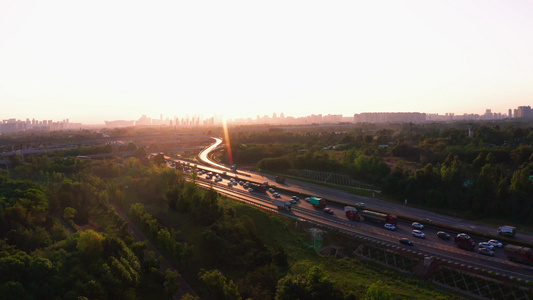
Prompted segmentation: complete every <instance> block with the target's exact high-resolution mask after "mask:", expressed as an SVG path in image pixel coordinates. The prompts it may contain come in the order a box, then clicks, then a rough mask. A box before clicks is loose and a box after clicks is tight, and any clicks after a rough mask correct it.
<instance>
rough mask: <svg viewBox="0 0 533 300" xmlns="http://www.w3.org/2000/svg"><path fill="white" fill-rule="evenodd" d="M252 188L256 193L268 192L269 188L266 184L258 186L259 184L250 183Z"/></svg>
mask: <svg viewBox="0 0 533 300" xmlns="http://www.w3.org/2000/svg"><path fill="white" fill-rule="evenodd" d="M249 186H250V188H252V189H253V190H254V192H266V190H267V186H266V184H258V183H252V182H250V185H249Z"/></svg>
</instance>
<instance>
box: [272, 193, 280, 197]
mask: <svg viewBox="0 0 533 300" xmlns="http://www.w3.org/2000/svg"><path fill="white" fill-rule="evenodd" d="M272 195H274V198H280V197H281V195H280V194H278V193H274V194H272Z"/></svg>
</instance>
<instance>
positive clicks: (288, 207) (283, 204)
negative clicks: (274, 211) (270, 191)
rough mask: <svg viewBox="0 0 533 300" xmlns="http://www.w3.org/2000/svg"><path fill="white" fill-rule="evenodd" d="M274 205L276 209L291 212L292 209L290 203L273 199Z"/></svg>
mask: <svg viewBox="0 0 533 300" xmlns="http://www.w3.org/2000/svg"><path fill="white" fill-rule="evenodd" d="M274 204H275V205H276V206H277V207H278V209H285V210H291V208H292V204H291V202H290V201H283V200H278V199H274Z"/></svg>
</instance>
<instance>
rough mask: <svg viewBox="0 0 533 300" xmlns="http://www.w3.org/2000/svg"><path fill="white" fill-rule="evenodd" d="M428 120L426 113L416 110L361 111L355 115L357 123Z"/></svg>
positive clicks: (420, 121) (419, 121) (418, 121)
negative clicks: (395, 111) (393, 111)
mask: <svg viewBox="0 0 533 300" xmlns="http://www.w3.org/2000/svg"><path fill="white" fill-rule="evenodd" d="M425 121H426V114H425V113H416V112H398V113H392V112H388V113H387V112H383V113H381V112H375V113H361V114H355V115H354V122H355V123H389V122H399V123H407V122H413V123H422V122H425Z"/></svg>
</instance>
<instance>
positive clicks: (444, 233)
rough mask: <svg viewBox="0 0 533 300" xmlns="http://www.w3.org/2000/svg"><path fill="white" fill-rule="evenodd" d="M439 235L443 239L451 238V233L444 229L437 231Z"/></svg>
mask: <svg viewBox="0 0 533 300" xmlns="http://www.w3.org/2000/svg"><path fill="white" fill-rule="evenodd" d="M437 236H438V237H439V238H441V239H443V240H449V239H450V235H449V234H448V233H447V232H444V231H439V232H437Z"/></svg>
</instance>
